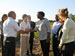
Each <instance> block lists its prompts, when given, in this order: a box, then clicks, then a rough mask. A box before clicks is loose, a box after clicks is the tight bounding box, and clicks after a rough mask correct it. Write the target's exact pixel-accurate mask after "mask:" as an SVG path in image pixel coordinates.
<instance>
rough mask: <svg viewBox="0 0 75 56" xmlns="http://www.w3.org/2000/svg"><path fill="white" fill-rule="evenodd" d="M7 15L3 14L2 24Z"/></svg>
mask: <svg viewBox="0 0 75 56" xmlns="http://www.w3.org/2000/svg"><path fill="white" fill-rule="evenodd" d="M7 17H8V16H7V14H3V16H2V22H4V21H5V20H6V19H7Z"/></svg>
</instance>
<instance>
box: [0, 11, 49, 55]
mask: <svg viewBox="0 0 75 56" xmlns="http://www.w3.org/2000/svg"><path fill="white" fill-rule="evenodd" d="M44 16H45V13H44V12H42V11H39V12H38V13H37V17H38V18H39V21H38V22H37V23H36V26H35V23H34V22H32V21H31V17H30V15H27V14H23V16H22V19H23V21H22V22H21V23H20V26H18V24H17V22H16V21H15V19H16V13H15V12H14V11H10V12H9V13H8V16H7V15H6V14H4V15H3V17H2V23H3V24H2V37H1V40H2V41H1V42H2V56H15V48H16V37H17V33H20V56H26V55H32V49H33V38H34V32H37V31H39V39H40V43H41V48H42V51H43V55H44V56H49V46H50V45H49V43H50V23H49V21H48V19H46V18H44Z"/></svg>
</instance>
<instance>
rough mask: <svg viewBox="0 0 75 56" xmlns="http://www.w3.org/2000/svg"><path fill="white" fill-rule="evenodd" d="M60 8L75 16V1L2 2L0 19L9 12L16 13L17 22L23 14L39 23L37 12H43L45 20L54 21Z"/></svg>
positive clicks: (2, 0)
mask: <svg viewBox="0 0 75 56" xmlns="http://www.w3.org/2000/svg"><path fill="white" fill-rule="evenodd" d="M60 8H68V10H69V13H72V14H74V15H75V0H0V18H1V17H2V15H3V14H8V12H9V11H15V12H16V15H17V17H16V21H17V20H19V19H22V15H23V14H27V15H31V20H32V21H35V22H36V21H38V18H37V12H38V11H43V12H44V13H45V18H48V19H49V20H54V19H55V15H56V14H57V13H58V10H59V9H60Z"/></svg>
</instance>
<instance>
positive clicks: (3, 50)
mask: <svg viewBox="0 0 75 56" xmlns="http://www.w3.org/2000/svg"><path fill="white" fill-rule="evenodd" d="M7 18H8V16H7V14H3V16H2V18H1V19H2V24H1V28H2V29H1V45H2V56H5V45H3V39H4V36H3V22H4V21H5V20H6V19H7Z"/></svg>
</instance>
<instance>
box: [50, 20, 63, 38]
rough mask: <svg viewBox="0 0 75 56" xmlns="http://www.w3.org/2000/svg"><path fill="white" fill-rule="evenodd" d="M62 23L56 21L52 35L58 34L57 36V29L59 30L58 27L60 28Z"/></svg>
mask: <svg viewBox="0 0 75 56" xmlns="http://www.w3.org/2000/svg"><path fill="white" fill-rule="evenodd" d="M61 25H62V24H61V23H60V22H59V21H56V22H54V24H53V27H52V31H51V33H52V36H53V35H56V36H55V37H57V31H58V29H59V28H60V26H61Z"/></svg>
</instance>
